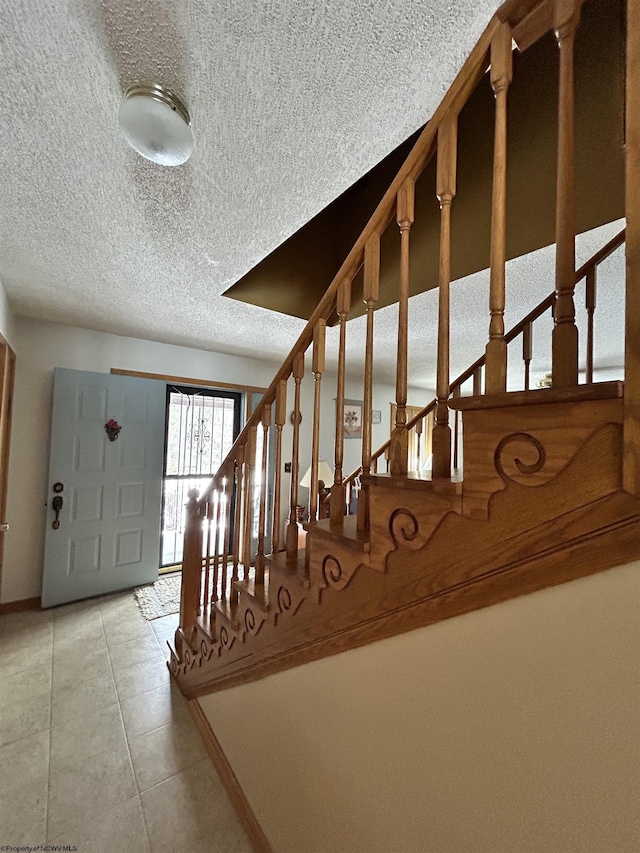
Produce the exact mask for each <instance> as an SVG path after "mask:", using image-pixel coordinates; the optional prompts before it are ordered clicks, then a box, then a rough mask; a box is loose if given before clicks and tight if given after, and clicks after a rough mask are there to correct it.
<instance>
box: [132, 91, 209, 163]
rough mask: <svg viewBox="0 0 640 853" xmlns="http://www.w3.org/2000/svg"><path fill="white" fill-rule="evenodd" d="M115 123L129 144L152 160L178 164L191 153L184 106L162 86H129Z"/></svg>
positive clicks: (185, 159)
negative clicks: (118, 125)
mask: <svg viewBox="0 0 640 853" xmlns="http://www.w3.org/2000/svg"><path fill="white" fill-rule="evenodd" d="M118 123H119V124H120V129H121V130H122V133H123V134H124V138H125V139H126V140H127V142H128V143H129V145H130V146H131V147H132V148H133V149H134V150H135V151H137V152H138V154H140V155H141V156H142V157H145V158H146V159H147V160H151V162H152V163H158V164H159V165H161V166H180V165H181V164H182V163H186V162H187V160H188V159H189V157H191V155H192V154H193V148H194V142H193V133H192V132H191V119H190V117H189V113H188V111H187V108H186V107H185V105H184V104H183V103H182V101H180V99H179V98H177V97H176V96H175V95H174V94H173V93H172V92H170V91H169V90H168V89H165V88H164V86H151V85H147V84H145V83H133V84H132V85H131V86H128V87H127V90H126V91H125V93H124V100H123V102H122V103H121V104H120V109H119V111H118Z"/></svg>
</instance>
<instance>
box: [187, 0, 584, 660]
mask: <svg viewBox="0 0 640 853" xmlns="http://www.w3.org/2000/svg"><path fill="white" fill-rule="evenodd" d="M580 7H581V0H507V2H506V3H505V4H504V5H503V6H502V7H501V8H500V10H499V11H498V13H497V14H496V15H495V16H494V17H493V19H492V20H491V21H490V23H489V25H488V27H487V29H486V30H485V32H484V33H483V35H482V36H481V38H480V39H479V41H478V43H477V44H476V46H475V48H474V49H473V51H472V52H471V54H470V55H469V57H468V58H467V60H466V62H465V63H464V65H463V67H462V69H461V71H460V72H459V74H458V75H457V77H456V79H455V81H454V83H453V84H452V86H451V87H450V89H449V91H448V92H447V94H446V95H445V97H444V99H443V100H442V102H441V104H440V105H439V107H438V108H437V109H436V111H435V113H434V115H433V117H432V118H431V119H430V121H429V122H428V124H427V125H426V127H425V129H424V130H423V132H422V134H421V135H420V137H419V139H418V141H417V142H416V144H415V145H414V147H413V149H412V151H411V153H410V154H409V156H408V158H407V159H406V161H405V162H404V164H403V166H402V167H401V169H400V171H399V172H398V175H397V176H396V178H395V179H394V181H393V182H392V184H391V186H390V187H389V189H388V190H387V192H386V193H385V195H384V197H383V199H382V200H381V202H380V204H379V205H378V207H377V208H376V210H375V211H374V213H373V215H372V216H371V218H370V220H369V222H368V223H367V225H366V227H365V229H364V230H363V232H362V233H361V235H360V236H359V237H358V239H357V240H356V243H355V245H354V246H353V248H352V249H351V251H350V252H349V254H348V255H347V258H346V259H345V261H344V263H343V264H342V266H341V267H340V269H339V271H338V273H337V275H336V276H335V278H334V279H333V281H332V282H331V284H330V285H329V287H328V289H327V291H326V293H325V295H324V296H323V297H322V299H321V300H320V302H319V304H318V306H317V308H316V309H315V311H314V312H313V314H312V316H311V318H310V320H309V322H308V323H307V325H306V326H305V328H304V330H303V332H302V334H301V335H300V337H299V338H298V341H297V342H296V344H295V346H294V347H293V349H292V351H291V353H290V354H289V356H288V357H287V359H286V360H285V362H284V363H283V365H282V366H281V368H280V369H279V370H278V372H277V373H276V376H275V377H274V380H273V382H272V383H271V385H270V386H269V388H268V390H267V391H266V393H265V395H264V397H263V399H262V401H261V402H260V403H259V405H258V406H257V407H256V409H255V411H254V412H253V414H252V415H251V416H250V418H249V419H248V421H247V423H246V425H245V427H244V429H243V430H242V432H241V434H240V435H239V437H238V439H237V440H236V442H235V443H234V445H233V447H232V448H231V450H230V452H229V454H228V455H227V457H226V459H225V460H224V462H223V463H222V465H221V467H220V470H219V471H218V472H217V473H216V475H215V476H214V477H213V479H212V480H211V482H210V484H209V485H208V487H207V488H206V490H205V492H204V494H203V495H202V496H201V497H199V498H198V497H197V496H196V495H194V494H192V495H191V496H190V499H189V504H188V506H187V525H186V531H185V557H184V560H183V572H182V575H183V590H182V607H181V618H180V627H181V630H182V632H183V633H184V635H185V636H186V637H188V634H189V631H190V630H191V629H192V628H193V627H194V625H195V621H196V619H197V618H200V620H201V621H202V622H203V623H206V624H211V622H212V620H213V618H214V617H217V615H218V614H219V615H220V616H221V617H223V618H227V619H230V620H233V619H234V618H235V605H236V604H237V601H238V592H239V590H241V589H243V588H247V587H248V586H251V585H253V588H254V590H255V589H256V588H259V587H260V586H261V584H262V582H263V579H264V559H265V554H264V550H265V549H264V541H265V524H266V511H265V509H264V508H265V507H266V502H267V494H268V493H270V494H271V496H272V500H271V501H270V503H272V504H273V507H274V511H273V531H272V537H271V538H272V549H274V550H277V549H278V548H281V547H282V543H284V545H285V548H286V554H287V559H288V561H289V564H290V565H291V566H292V567H296V566H297V563H298V533H299V531H298V523H297V522H298V516H297V502H298V475H299V459H300V431H299V424H300V419H301V417H302V414H301V411H300V405H301V394H300V386H301V382H302V378H303V376H304V368H305V355H306V352H307V350H308V349H309V347H310V346H312V345H313V359H312V371H313V373H314V380H315V383H316V387H317V388H318V389H319V387H320V382H321V379H322V375H323V373H324V329H325V325H326V323H327V321H328V320H330V318H331V317H332V315H335V316H337V318H338V325H339V333H340V344H339V351H338V369H337V384H336V434H335V447H334V482H333V485H332V487H331V497H330V521H331V523H332V524H334V525H341V524H342V521H343V518H344V507H345V494H346V486H345V481H344V476H343V470H342V469H343V462H344V390H345V372H346V364H345V359H346V337H347V318H348V316H349V312H350V310H351V290H352V283H353V280H354V278H355V276H356V274H357V273H358V272H359V270H360V269H361V268H362V267H364V290H363V301H364V305H365V310H366V344H365V376H364V391H363V399H364V412H363V441H362V459H361V465H360V470H361V471H362V472H364V473H367V472H370V471H371V470H372V468H373V470H374V471H375V464H376V461H377V459H378V458H379V454H377V453H376V454H372V453H371V401H372V382H373V359H374V351H373V330H374V309H375V306H376V303H377V301H378V295H379V283H380V245H381V237H382V234H383V232H384V231H385V229H386V228H387V226H388V225H389V224H390V222H391V221H392V220H393V219H394V217H395V219H396V222H397V224H398V228H399V232H400V270H399V294H398V298H399V319H398V355H397V374H396V394H395V396H396V400H395V403H396V418H395V425H394V429H393V431H392V435H391V438H390V442H389V448H388V450H389V460H390V470H391V473H392V474H395V475H400V476H402V475H406V473H407V467H408V437H409V430H410V429H411V427H412V425H415V423H414V422H415V421H416V419H413V422H412V421H409V422H407V409H406V406H407V348H408V305H409V291H410V286H409V285H410V282H409V240H410V232H411V226H412V224H413V222H414V219H415V213H416V212H415V183H416V180H417V178H418V177H419V176H420V175H421V174H422V172H423V171H424V169H425V167H426V165H427V164H428V163H429V162H430V160H431V159H432V158H433V157H436V161H437V162H436V167H437V168H436V186H435V195H436V197H437V199H438V202H439V205H440V251H439V274H438V283H439V309H438V334H437V388H436V400H435V403H432V404H430V407H432V408H433V412H434V427H433V436H432V444H433V460H432V470H433V477H434V478H435V479H438V478H441V479H449V478H450V477H451V473H452V472H451V464H452V461H453V462H454V464H455V462H456V453H457V450H456V447H457V445H456V447H454V448H453V450H452V431H451V428H450V425H449V405H448V401H449V399H450V396H451V394H452V392H453V393H456V394H457V393H459V388H460V385H461V384H462V377H459V378H458V380H457V381H456V382H454V383H453V385H451V382H450V366H449V365H450V353H449V349H450V319H449V312H450V306H449V290H450V279H451V210H452V206H453V203H454V199H455V195H456V175H457V123H458V115H459V113H460V111H461V109H462V108H463V106H464V105H465V104H466V102H467V101H468V99H469V97H470V96H471V94H472V93H473V91H474V90H475V89H476V87H477V85H478V83H479V82H480V80H481V79H482V77H483V76H484V74H485V72H486V71H487V69H488V68H491V72H490V73H491V84H492V86H493V89H494V92H495V96H496V99H495V100H496V105H495V136H494V139H495V142H494V160H493V189H492V217H491V255H490V260H491V266H490V282H491V283H490V294H489V315H490V324H489V344H488V347H487V352H486V354H485V356H484V358H483V359H480V360H479V361H478V362H477V363H476V365H475V366H473V369H470V371H467V372H466V374H468V375H467V376H466V378H470V377H473V378H474V383H475V386H476V393H481V390H482V389H481V372H484V373H485V384H486V387H487V389H488V390H489V391H491V392H495V391H500V390H505V389H506V363H507V361H506V355H507V344H508V342H509V341H508V340H507V336H506V335H505V334H504V319H503V315H504V304H505V274H504V270H505V262H506V254H505V236H504V235H505V217H506V192H505V174H506V166H507V164H506V156H507V146H506V141H505V134H506V129H505V128H506V121H507V103H506V92H507V88H508V86H509V84H510V82H511V77H512V46H513V42H514V41H515V42H516V44H517V45H518V46H519V47H520V48H521V49H526V47H528V46H529V45H530V44H533V43H534V42H535V41H537V40H538V39H539V38H540V37H541V36H542V35H544V34H545V33H546V32H548V31H549V30H550V29H554V30H555V33H556V37H557V41H558V46H559V57H560V58H559V75H560V78H559V79H560V83H559V102H558V117H559V124H558V179H557V205H556V207H557V209H556V290H555V293H554V295H553V297H550V298H549V300H548V306H547V307H548V308H550V307H551V306H553V311H554V330H553V367H552V371H553V382H554V385H557V386H566V387H569V386H572V385H575V384H577V381H578V371H577V361H578V337H577V328H576V325H575V305H574V288H575V279H576V275H575V262H574V254H575V213H574V208H575V202H574V167H573V159H574V151H573V148H574V142H573V135H574V129H573V123H574V119H573V112H574V110H573V105H574V96H573V46H574V40H575V34H576V30H577V27H578V23H579V17H580ZM589 287H590V285H589ZM589 287H588V289H589ZM589 292H591V291H589ZM533 319H534V318H531V320H530V322H529V323H527V324H525V326H523V327H522V329H521V330H520V332H521V333H522V334H523V339H524V341H525V350H526V352H528V351H529V349H530V344H531V322H533ZM516 328H517V327H516ZM590 328H591V337H592V331H593V327H592V325H591V327H590ZM513 332H514V330H512V333H513ZM520 332H518V333H520ZM525 361H527V358H526V357H525ZM529 361H530V359H529ZM590 365H591V367H590V375H592V373H593V370H592V366H593V359H592V356H591V361H590ZM527 375H528V372H527ZM463 376H465V374H463ZM290 378H293V384H294V400H293V412H292V423H293V438H292V448H291V459H292V465H291V480H290V489H289V512H288V518H287V522H286V525H285V530H284V536H282V535H281V534H282V530H281V528H280V500H281V498H280V494H281V487H282V485H283V483H282V474H281V467H282V465H281V460H282V429H283V426H284V420H285V413H286V411H287V402H286V393H287V382H288V380H289V379H290ZM274 404H275V424H274V425H272V423H271V412H272V407H273V406H274ZM430 407H427V409H428V410H429V411H431V408H430ZM425 411H426V410H425ZM421 417H422V418H424V415H422V416H421ZM456 417H457V416H456ZM313 418H314V429H313V436H314V438H313V441H312V447H311V457H312V470H313V471H315V472H317V471H318V464H319V462H318V454H319V446H318V445H319V442H318V432H317V428H318V427H317V425H318V424H319V418H320V392H319V390H318V391H317V393H316V394H314V411H313ZM274 426H275V442H276V470H275V476H274V477H273V478H272V480H273V482H267V479H266V470H265V466H264V458H263V459H262V460H256V446H257V435H258V431H260V433H261V436H262V438H263V439H264V440H265V442H266V441H268V440H269V437H270V436H271V433H272V432H273V429H274ZM456 433H458V434H459V430H457V429H456V424H455V422H454V430H453V436H454V437H455V435H456ZM263 446H264V445H263ZM256 465H259V466H260V468H261V471H262V472H264V476H263V477H262V478H261V482H260V492H259V494H258V495H256V494H255V491H256V490H255V488H254V483H255V480H256ZM313 479H314V480H315V481H317V477H315V478H313ZM347 479H348V478H347ZM312 487H317V482H312ZM263 493H264V495H263ZM316 494H317V493H316V491H315V490H314V492H313V495H312V512H311V515H312V517H313V515H314V514H315V509H314V507H315V503H314V502H315V499H316ZM368 506H369V502H368V485H367V482H366V477H365V478H364V482H363V488H362V489H361V491H360V500H359V517H358V527H359V528H360V529H361V530H366V529H367V526H368ZM256 541H257V546H256V547H254V542H256ZM216 543H217V545H216ZM247 630H250V626H247ZM220 633H221V638H220V641H221V642H222V643H223V644H224V636H225V629H224V626H223V627H221V628H220ZM226 634H227V635H228V632H226ZM227 639H228V637H227Z"/></svg>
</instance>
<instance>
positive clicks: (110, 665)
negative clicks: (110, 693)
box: [98, 607, 151, 850]
mask: <svg viewBox="0 0 640 853" xmlns="http://www.w3.org/2000/svg"><path fill="white" fill-rule="evenodd" d="M98 609H99V612H100V624H101V625H102V631H103V633H104V634H105V642H106V639H107V636H106V632H105V630H104V622H103V620H102V610H101V609H100V607H98ZM116 645H117V644H116ZM107 656H108V658H109V668H110V669H111V677H112V678H113V686H114V688H115V691H116V699H117V700H118V711H119V713H120V722H121V724H122V733H123V735H124V742H125V746H126V747H127V755H128V756H129V765H130V767H131V774H132V776H133V781H134V782H135V785H136V799H137V800H138V805H139V806H140V814H141V815H142V823H143V825H144V832H145V835H146V837H147V844H148V845H149V850H151V837H150V836H149V827H148V826H147V818H146V815H145V813H144V808H143V806H142V798H141V797H140V785H139V784H138V776H137V775H136V769H135V767H134V766H133V759H132V758H131V747H130V746H129V738H128V737H127V729H126V727H125V724H124V716H123V714H122V702H121V700H120V694H119V692H118V685H117V684H116V676H115V672H114V671H113V661H112V659H111V648H110V646H109V644H108V643H107ZM132 799H133V797H132ZM127 802H128V801H127Z"/></svg>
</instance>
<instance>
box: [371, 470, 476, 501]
mask: <svg viewBox="0 0 640 853" xmlns="http://www.w3.org/2000/svg"><path fill="white" fill-rule="evenodd" d="M367 483H368V484H369V485H370V486H390V485H391V486H394V487H396V488H398V489H416V490H421V491H424V492H438V493H439V494H446V495H458V494H461V493H462V473H461V472H460V471H457V472H456V473H455V474H454V475H452V476H451V477H450V478H446V479H445V478H444V477H443V478H442V479H439V480H433V479H432V478H431V477H430V476H429V477H427V476H426V475H425V474H418V473H417V472H415V471H410V472H409V473H408V474H370V475H369V476H368V477H367Z"/></svg>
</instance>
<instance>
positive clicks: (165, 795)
mask: <svg viewBox="0 0 640 853" xmlns="http://www.w3.org/2000/svg"><path fill="white" fill-rule="evenodd" d="M176 624H177V616H165V617H163V618H162V619H156V620H154V621H153V622H146V621H145V620H144V619H143V618H142V617H141V616H140V613H139V611H138V608H137V607H136V604H135V602H134V600H133V596H132V594H131V593H122V594H117V595H112V596H107V597H104V598H100V599H93V600H91V601H84V602H78V603H77V604H70V605H66V606H64V607H57V608H54V609H53V610H47V611H37V612H36V611H29V612H25V613H13V614H8V615H5V616H0V828H1V830H2V832H1V835H2V837H1V838H0V843H2V844H9V845H13V846H30V847H36V846H37V845H41V844H52V845H56V844H58V845H75V847H76V848H77V850H78V853H107V851H116V850H119V851H125V853H137V851H140V853H174V851H181V853H250V851H251V847H250V845H249V842H248V840H247V838H246V836H245V834H244V832H243V830H242V828H241V827H240V824H239V823H238V820H237V818H236V815H235V812H234V811H233V809H232V807H231V804H230V802H229V800H228V798H227V795H226V793H225V791H224V789H223V787H222V784H221V783H220V780H219V778H218V776H217V774H216V772H215V770H214V768H213V765H212V764H211V761H210V759H209V757H208V756H207V754H206V752H205V750H204V747H203V746H202V742H201V740H200V736H199V734H198V732H197V730H196V728H195V725H194V723H193V721H192V719H191V716H190V714H189V711H188V710H187V707H186V704H185V702H184V700H183V698H182V696H181V694H180V692H179V691H178V690H177V688H176V687H175V686H174V685H172V684H171V683H170V681H169V672H168V670H167V666H166V655H167V653H168V650H167V646H166V642H165V640H166V639H168V638H170V637H172V636H173V632H174V630H175V626H176Z"/></svg>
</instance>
